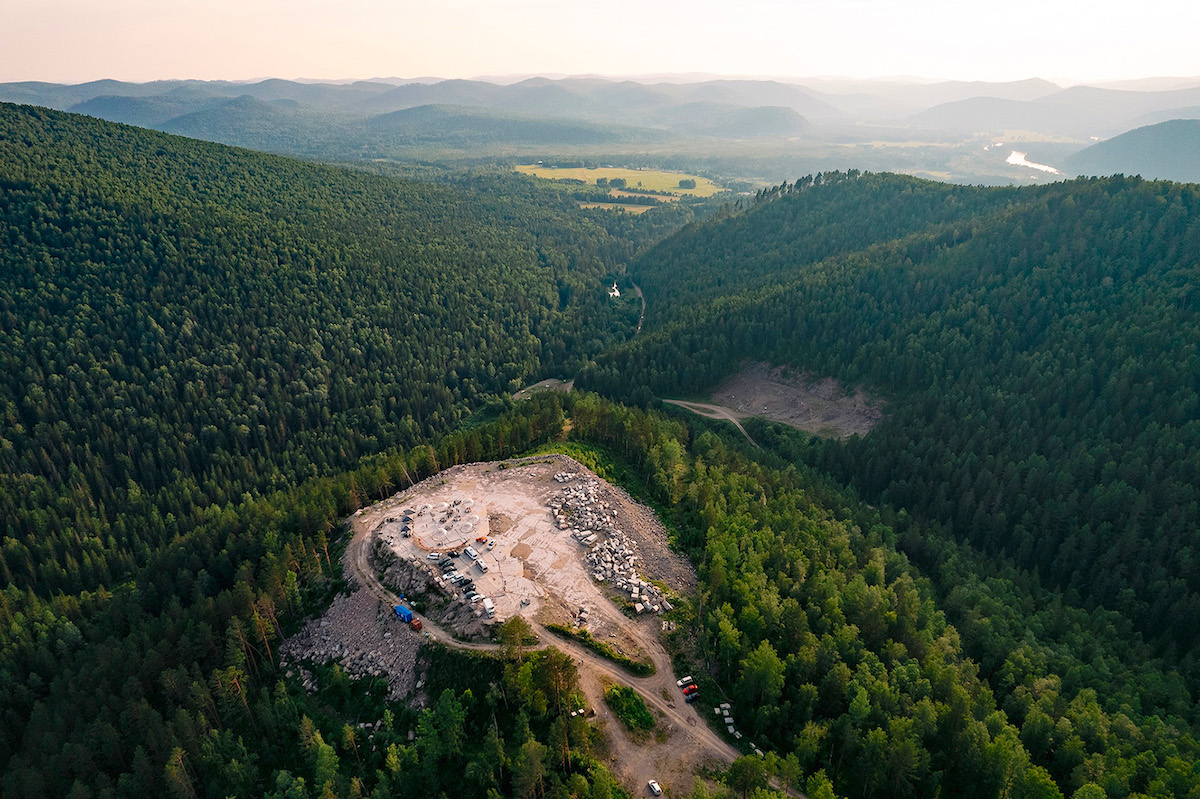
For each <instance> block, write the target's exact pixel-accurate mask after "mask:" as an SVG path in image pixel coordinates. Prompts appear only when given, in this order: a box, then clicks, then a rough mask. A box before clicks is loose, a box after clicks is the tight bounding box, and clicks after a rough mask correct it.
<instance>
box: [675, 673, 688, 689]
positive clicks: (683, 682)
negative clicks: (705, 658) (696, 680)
mask: <svg viewBox="0 0 1200 799" xmlns="http://www.w3.org/2000/svg"><path fill="white" fill-rule="evenodd" d="M691 682H692V677H691V675H690V674H689V675H688V676H687V677H684V678H683V679H682V680H676V681H675V684H676V685H678V686H679V687H680V688H682V687H683V686H685V685H688V684H689V683H691Z"/></svg>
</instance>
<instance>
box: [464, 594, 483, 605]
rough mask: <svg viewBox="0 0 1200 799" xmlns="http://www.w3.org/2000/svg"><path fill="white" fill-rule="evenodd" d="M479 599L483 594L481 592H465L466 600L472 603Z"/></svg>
mask: <svg viewBox="0 0 1200 799" xmlns="http://www.w3.org/2000/svg"><path fill="white" fill-rule="evenodd" d="M481 599H483V596H482V595H481V594H467V601H468V602H470V603H472V604H474V603H476V602H478V601H479V600H481Z"/></svg>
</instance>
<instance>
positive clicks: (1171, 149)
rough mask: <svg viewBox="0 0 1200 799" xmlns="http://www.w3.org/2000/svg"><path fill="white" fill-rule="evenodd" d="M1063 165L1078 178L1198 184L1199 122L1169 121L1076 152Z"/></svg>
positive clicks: (1199, 175) (1188, 120) (1185, 120)
mask: <svg viewBox="0 0 1200 799" xmlns="http://www.w3.org/2000/svg"><path fill="white" fill-rule="evenodd" d="M1066 166H1067V168H1068V169H1069V170H1071V171H1072V172H1074V173H1076V174H1079V175H1115V174H1124V175H1141V176H1142V177H1144V178H1152V179H1155V180H1175V181H1179V182H1181V183H1200V119H1172V120H1169V121H1167V122H1160V123H1158V124H1157V125H1147V126H1146V127H1144V128H1137V129H1135V130H1131V131H1129V132H1128V133H1122V134H1121V135H1120V136H1116V137H1114V138H1111V139H1109V140H1108V141H1102V142H1099V143H1098V144H1093V145H1092V146H1091V147H1088V148H1087V149H1086V150H1082V151H1080V152H1078V153H1075V154H1074V155H1072V156H1071V157H1070V158H1068V159H1067V161H1066Z"/></svg>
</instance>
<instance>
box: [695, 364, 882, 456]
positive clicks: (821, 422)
mask: <svg viewBox="0 0 1200 799" xmlns="http://www.w3.org/2000/svg"><path fill="white" fill-rule="evenodd" d="M712 401H713V402H714V403H716V404H718V405H723V406H725V407H726V408H728V409H729V410H731V411H732V412H733V413H734V414H735V415H736V416H738V417H740V418H746V417H749V416H761V417H762V418H764V419H770V420H771V421H773V422H782V423H783V424H786V425H791V426H792V427H796V428H799V429H801V430H805V431H807V432H809V433H815V434H817V435H820V436H826V437H830V438H848V437H849V436H852V435H855V434H858V435H865V434H866V433H869V432H870V431H871V429H872V428H873V427H875V425H877V424H878V423H879V421H880V420H881V419H883V409H882V403H880V402H879V401H878V400H876V399H874V398H872V397H869V396H867V395H866V394H865V393H863V392H862V390H861V389H860V390H858V391H856V392H855V393H853V394H847V393H846V392H845V391H844V390H843V389H842V387H841V386H840V385H839V384H838V382H837V381H836V380H834V379H833V378H831V377H825V378H820V379H818V378H815V377H813V376H812V375H808V374H794V375H788V374H785V373H784V370H783V369H782V367H776V368H774V369H772V368H770V367H769V366H768V365H767V364H763V363H759V364H752V365H750V366H748V367H747V368H746V369H744V370H742V372H740V373H739V374H737V375H735V376H733V377H731V378H730V379H729V380H727V381H725V382H724V383H723V384H722V385H721V386H720V387H719V388H717V390H716V391H714V392H713V395H712Z"/></svg>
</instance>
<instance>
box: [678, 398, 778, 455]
mask: <svg viewBox="0 0 1200 799" xmlns="http://www.w3.org/2000/svg"><path fill="white" fill-rule="evenodd" d="M663 402H665V403H667V404H668V405H678V406H679V407H680V408H684V409H686V410H689V411H691V412H692V413H694V414H696V415H697V416H703V417H704V418H706V419H724V420H725V421H727V422H733V424H734V426H735V427H736V428H737V429H738V430H740V431H742V435H744V436H745V437H746V440H747V441H749V442H750V443H751V444H753V445H754V446H756V447H757V446H758V442H757V441H755V440H754V439H753V438H751V437H750V434H749V433H747V432H746V428H744V427H742V422H741V417H739V416H738V415H737V414H736V413H735V412H734V411H732V410H730V409H729V408H726V407H725V406H723V405H710V404H708V403H707V402H687V401H685V400H672V399H665V400H663Z"/></svg>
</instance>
